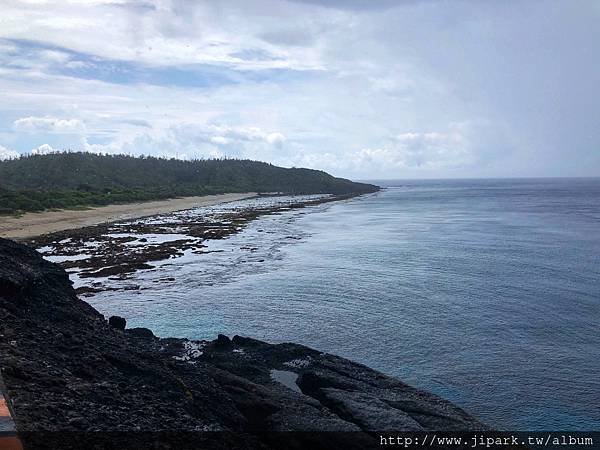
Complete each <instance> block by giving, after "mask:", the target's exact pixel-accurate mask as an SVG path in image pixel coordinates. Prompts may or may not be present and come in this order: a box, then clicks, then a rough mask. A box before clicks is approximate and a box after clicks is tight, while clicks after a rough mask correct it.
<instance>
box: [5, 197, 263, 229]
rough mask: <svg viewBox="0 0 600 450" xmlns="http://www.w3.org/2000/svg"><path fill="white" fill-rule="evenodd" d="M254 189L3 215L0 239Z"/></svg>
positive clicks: (170, 209) (167, 210)
mask: <svg viewBox="0 0 600 450" xmlns="http://www.w3.org/2000/svg"><path fill="white" fill-rule="evenodd" d="M255 195H256V193H255V192H245V193H232V194H216V195H205V196H201V197H197V196H196V197H181V198H174V199H169V200H158V201H150V202H142V203H124V204H117V205H107V206H100V207H93V208H90V209H85V210H66V209H65V210H59V211H43V212H39V213H26V214H23V215H22V216H20V217H3V218H2V220H1V221H0V238H6V239H16V240H20V239H27V238H33V237H37V236H41V235H44V234H49V233H56V232H59V231H67V230H74V229H78V228H84V227H89V226H94V225H100V224H103V223H107V222H114V221H118V220H126V219H138V218H141V217H147V216H154V215H158V214H165V213H171V212H175V211H180V210H183V209H191V208H195V207H202V206H213V205H217V204H219V203H227V202H233V201H237V200H243V199H246V198H250V197H254V196H255Z"/></svg>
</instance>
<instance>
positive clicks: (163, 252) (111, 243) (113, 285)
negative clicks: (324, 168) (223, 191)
mask: <svg viewBox="0 0 600 450" xmlns="http://www.w3.org/2000/svg"><path fill="white" fill-rule="evenodd" d="M354 196H356V195H355V194H345V195H319V196H315V195H308V196H292V197H289V196H273V197H265V198H264V201H261V199H259V198H255V199H254V200H251V199H249V200H248V202H249V203H248V204H238V203H236V204H235V205H234V206H232V207H231V208H228V207H227V206H225V205H223V206H222V207H219V208H218V209H220V211H218V212H213V213H206V212H205V211H202V210H201V209H198V210H182V211H178V212H175V213H165V214H159V215H157V216H159V217H160V220H152V219H153V218H154V219H156V218H155V217H154V216H155V215H151V216H146V218H145V220H142V221H137V220H122V221H120V222H107V223H102V224H99V225H93V226H87V227H82V228H77V229H71V230H64V231H58V232H54V233H48V234H44V235H41V236H38V237H35V238H31V239H26V240H23V242H24V243H26V244H28V245H30V246H32V247H33V248H36V249H38V251H40V253H42V254H43V256H44V257H45V258H47V259H48V260H50V261H53V262H57V263H59V265H60V266H61V267H63V268H64V269H66V270H67V271H68V272H69V274H70V275H71V276H72V277H75V278H76V280H77V282H76V286H77V291H78V293H79V294H81V295H84V296H89V295H93V294H95V293H97V292H100V291H103V290H110V291H115V290H138V289H140V286H139V285H138V284H135V283H134V284H132V283H131V282H130V281H129V279H130V276H131V275H132V274H133V273H134V272H137V271H140V270H155V269H156V265H157V264H160V261H165V260H168V259H171V258H176V257H179V256H183V255H184V254H185V253H186V252H192V253H195V254H202V253H205V252H211V250H210V249H208V248H207V241H214V240H219V239H224V238H226V237H228V236H230V235H232V234H236V233H238V232H240V231H241V230H243V229H244V228H245V227H246V226H247V225H248V224H249V223H251V222H252V221H253V220H255V219H256V218H258V217H260V216H263V215H269V214H279V213H282V212H285V211H288V210H291V209H299V208H305V207H310V206H316V205H319V204H322V203H329V202H335V201H341V200H345V199H349V198H352V197H354ZM269 199H272V200H269ZM273 199H278V200H273ZM241 203H244V202H241ZM146 219H147V220H146ZM107 277H108V278H107ZM168 278H169V277H166V278H165V277H162V278H161V277H158V279H159V280H160V282H161V283H165V282H174V280H168ZM102 280H104V281H102Z"/></svg>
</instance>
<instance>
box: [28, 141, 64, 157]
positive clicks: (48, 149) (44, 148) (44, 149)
mask: <svg viewBox="0 0 600 450" xmlns="http://www.w3.org/2000/svg"><path fill="white" fill-rule="evenodd" d="M58 151H59V150H57V149H55V148H53V147H52V146H51V145H49V144H42V145H40V146H39V147H37V148H34V149H32V150H31V152H30V153H31V154H32V155H48V154H50V153H56V152H58Z"/></svg>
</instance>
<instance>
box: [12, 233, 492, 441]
mask: <svg viewBox="0 0 600 450" xmlns="http://www.w3.org/2000/svg"><path fill="white" fill-rule="evenodd" d="M0 282H1V283H0V284H1V285H2V286H9V287H10V289H11V292H18V293H19V294H18V301H16V302H15V301H14V299H13V298H12V296H2V295H0V317H3V318H5V320H2V321H0V333H1V334H3V335H4V336H5V338H6V339H2V340H0V365H1V366H2V367H3V373H2V376H3V379H4V382H5V383H6V388H7V389H6V391H7V393H8V394H9V395H10V399H11V403H12V406H13V407H14V417H13V418H14V420H15V423H16V428H17V432H18V436H19V437H20V438H21V440H22V441H23V447H25V448H28V447H30V448H38V447H39V448H57V447H61V448H65V449H67V448H81V447H82V442H86V440H87V441H89V442H92V440H93V439H103V438H104V437H105V436H106V433H111V434H110V435H109V436H106V440H105V441H104V442H105V443H108V444H110V446H108V447H107V446H106V445H104V446H102V448H120V447H122V448H146V447H149V446H150V445H149V444H153V443H154V442H156V440H157V439H158V440H162V439H164V442H171V443H172V444H178V443H179V442H178V441H180V440H181V438H187V439H188V440H189V442H187V443H188V444H189V445H175V446H176V447H177V448H199V447H202V448H219V449H223V448H245V449H254V448H256V449H259V448H260V449H265V448H288V447H290V445H287V444H288V442H290V443H294V444H295V445H293V446H295V447H302V448H304V447H306V448H334V447H335V448H356V449H359V448H360V449H362V448H372V447H375V446H377V444H378V443H379V439H378V438H377V437H376V436H374V435H373V430H381V431H385V430H390V431H394V432H397V431H406V432H408V431H412V432H416V431H418V432H429V431H434V430H448V429H452V430H456V431H464V432H475V431H477V432H483V431H486V430H489V427H488V426H487V425H485V424H484V423H482V422H480V421H479V420H478V419H476V418H475V417H473V416H471V415H470V414H469V413H467V412H465V411H464V410H463V409H462V408H460V407H459V406H457V405H455V404H453V403H452V402H450V401H448V400H444V399H442V398H441V397H439V396H437V395H434V394H431V393H429V392H427V391H423V390H421V389H418V388H414V387H412V386H410V385H407V384H405V383H403V382H402V381H401V380H398V379H396V378H393V377H390V376H388V375H385V374H383V373H381V372H378V371H376V370H373V369H370V368H368V367H367V366H365V365H362V364H358V363H355V362H353V361H351V360H348V359H345V358H341V357H338V356H334V355H331V354H328V353H323V352H320V351H318V350H315V349H312V348H309V347H306V346H303V345H299V344H293V343H284V344H269V343H267V342H263V341H259V340H256V339H252V338H248V337H242V336H239V335H234V336H233V338H230V337H229V336H224V335H218V336H217V338H216V339H215V340H212V341H193V340H192V341H191V340H188V339H182V338H176V337H172V338H160V337H157V336H155V335H154V333H153V332H152V331H151V330H150V329H147V328H129V327H127V322H126V319H125V318H123V317H116V316H113V317H110V318H109V319H108V321H107V320H106V318H105V317H104V316H103V315H102V314H100V313H99V312H98V311H97V310H96V309H94V308H93V307H92V306H90V305H89V304H88V303H86V302H85V301H83V300H81V299H79V298H78V297H77V295H76V292H75V290H74V289H73V287H72V285H71V283H70V281H69V278H68V275H67V273H66V272H65V271H64V270H63V269H61V268H60V267H59V266H58V265H56V264H53V263H50V262H48V261H46V260H44V259H42V257H41V255H40V254H39V253H37V252H36V251H34V250H33V249H32V248H30V247H26V246H24V245H22V244H19V243H16V242H14V241H10V240H5V239H0ZM280 375H281V376H283V375H285V379H284V380H283V381H284V382H282V377H281V376H280ZM140 431H141V432H140ZM160 432H162V433H163V435H160V434H158V433H160ZM319 432H329V433H330V435H329V436H328V439H327V441H326V444H327V445H326V446H325V447H324V446H323V445H322V444H323V440H322V438H323V435H319ZM333 432H335V434H333ZM102 433H104V435H103V434H102ZM182 433H186V434H185V435H183V434H182ZM82 439H84V440H83V441H82ZM115 439H120V440H119V441H117V440H115ZM144 439H146V441H147V442H146V441H144ZM299 439H300V440H299ZM185 443H186V442H185V441H184V444H185ZM84 446H89V447H92V445H84ZM152 446H156V445H152ZM169 447H170V448H172V447H173V445H169Z"/></svg>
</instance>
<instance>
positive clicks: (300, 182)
mask: <svg viewBox="0 0 600 450" xmlns="http://www.w3.org/2000/svg"><path fill="white" fill-rule="evenodd" d="M375 190H377V187H376V186H373V185H370V184H363V183H354V182H352V181H350V180H345V179H342V178H335V177H333V176H331V175H329V174H327V173H325V172H323V171H319V170H310V169H296V168H292V169H285V168H282V167H277V166H274V165H272V164H267V163H263V162H257V161H250V160H237V159H210V160H194V161H181V160H176V159H163V158H154V157H133V156H125V155H97V154H92V153H67V152H65V153H53V154H48V155H31V156H23V157H21V158H19V159H12V160H6V161H0V214H14V213H19V212H24V211H42V210H45V209H52V208H71V209H72V208H78V207H84V206H98V205H107V204H112V203H128V202H138V201H145V200H157V199H167V198H173V197H182V196H190V195H207V194H218V193H225V192H263V193H264V192H284V193H289V194H316V193H331V194H342V193H363V192H373V191H375Z"/></svg>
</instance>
